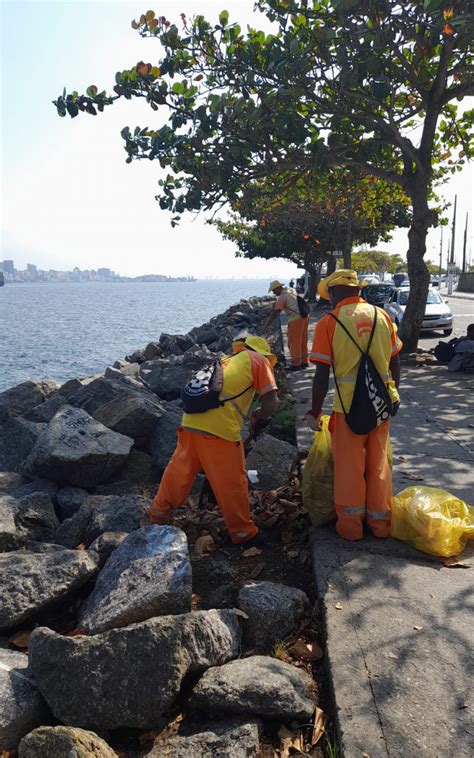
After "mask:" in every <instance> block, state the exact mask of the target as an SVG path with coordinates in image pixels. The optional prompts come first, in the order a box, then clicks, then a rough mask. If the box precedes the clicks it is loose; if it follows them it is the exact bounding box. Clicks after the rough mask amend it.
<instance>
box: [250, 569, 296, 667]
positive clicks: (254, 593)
mask: <svg viewBox="0 0 474 758" xmlns="http://www.w3.org/2000/svg"><path fill="white" fill-rule="evenodd" d="M238 606H239V608H240V609H241V610H242V611H244V612H245V613H246V614H247V616H248V620H246V622H245V625H244V643H245V645H246V646H247V647H250V648H253V649H254V650H255V651H257V652H259V653H271V652H272V650H273V648H274V646H275V644H276V643H277V642H279V641H281V640H284V639H285V638H286V637H287V636H288V635H289V634H291V632H293V631H294V630H295V629H296V627H297V626H298V623H299V622H300V621H301V619H302V618H303V616H304V613H305V611H306V610H308V608H309V600H308V598H307V596H306V595H305V593H304V592H302V590H298V589H296V587H287V586H285V585H284V584H277V583H276V582H254V581H249V582H246V583H245V584H244V585H243V587H242V588H241V590H240V592H239V599H238Z"/></svg>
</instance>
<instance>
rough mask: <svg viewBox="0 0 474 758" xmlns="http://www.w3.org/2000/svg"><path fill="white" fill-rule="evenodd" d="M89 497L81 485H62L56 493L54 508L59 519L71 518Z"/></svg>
mask: <svg viewBox="0 0 474 758" xmlns="http://www.w3.org/2000/svg"><path fill="white" fill-rule="evenodd" d="M88 497H89V493H88V492H87V490H83V489H81V487H62V489H60V490H59V491H58V492H57V493H56V510H57V514H58V516H59V518H60V520H61V521H64V519H67V518H71V516H74V514H75V513H76V512H77V511H78V510H79V508H80V507H81V505H82V504H83V503H85V502H86V500H87V498H88Z"/></svg>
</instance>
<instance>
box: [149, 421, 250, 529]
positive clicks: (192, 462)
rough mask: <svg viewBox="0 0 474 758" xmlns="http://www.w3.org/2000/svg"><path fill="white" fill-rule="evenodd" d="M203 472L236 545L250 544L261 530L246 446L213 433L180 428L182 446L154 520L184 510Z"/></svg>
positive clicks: (163, 487) (165, 476)
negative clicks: (255, 514)
mask: <svg viewBox="0 0 474 758" xmlns="http://www.w3.org/2000/svg"><path fill="white" fill-rule="evenodd" d="M201 469H203V471H204V473H205V474H206V476H207V478H208V480H209V483H210V485H211V487H212V490H213V492H214V495H215V496H216V499H217V502H218V504H219V507H220V509H221V511H222V515H223V516H224V521H225V523H226V526H227V529H228V530H229V533H230V536H231V539H232V542H246V541H247V540H249V539H251V538H252V537H254V536H255V535H256V534H257V532H258V528H257V526H256V525H255V524H254V522H253V521H252V519H251V518H250V503H249V493H248V484H247V471H246V468H245V456H244V444H243V442H242V440H241V441H240V442H230V441H229V440H224V439H222V438H221V437H215V436H214V435H212V434H202V433H200V432H192V431H188V430H186V429H183V428H180V429H178V445H177V447H176V450H175V451H174V453H173V455H172V457H171V460H170V462H169V464H168V466H167V467H166V470H165V472H164V474H163V478H162V479H161V483H160V488H159V490H158V492H157V493H156V496H155V498H154V500H153V502H152V504H151V508H150V520H151V521H152V522H154V523H160V516H161V517H163V516H164V515H165V514H166V513H167V511H170V510H172V509H173V508H180V507H181V506H182V505H183V503H184V501H185V500H186V498H187V497H188V495H189V492H190V490H191V487H192V484H193V481H194V479H195V477H196V475H197V474H198V473H199V471H200V470H201Z"/></svg>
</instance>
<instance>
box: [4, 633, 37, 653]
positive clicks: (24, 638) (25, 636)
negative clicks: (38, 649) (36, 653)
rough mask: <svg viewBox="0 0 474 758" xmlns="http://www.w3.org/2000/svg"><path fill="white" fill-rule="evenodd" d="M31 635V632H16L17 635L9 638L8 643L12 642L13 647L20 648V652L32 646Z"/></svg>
mask: <svg viewBox="0 0 474 758" xmlns="http://www.w3.org/2000/svg"><path fill="white" fill-rule="evenodd" d="M30 634H31V632H16V634H12V636H11V637H9V638H8V642H11V644H12V645H15V647H18V648H20V650H24V649H25V648H27V647H28V645H29V644H30Z"/></svg>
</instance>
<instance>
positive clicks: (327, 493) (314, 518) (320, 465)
mask: <svg viewBox="0 0 474 758" xmlns="http://www.w3.org/2000/svg"><path fill="white" fill-rule="evenodd" d="M329 420H330V416H322V417H321V429H320V430H319V431H318V432H316V433H315V435H314V442H313V445H312V447H311V450H310V451H309V455H308V458H307V459H306V463H305V465H304V469H303V505H304V507H305V508H306V510H307V511H308V513H309V517H310V519H311V522H312V523H313V524H314V526H322V525H323V524H327V523H328V521H332V520H333V519H335V518H336V510H335V508H334V463H333V459H332V449H331V432H330V431H329ZM387 457H388V462H389V464H390V466H391V465H392V457H393V453H392V443H391V442H390V438H388V440H387Z"/></svg>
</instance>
